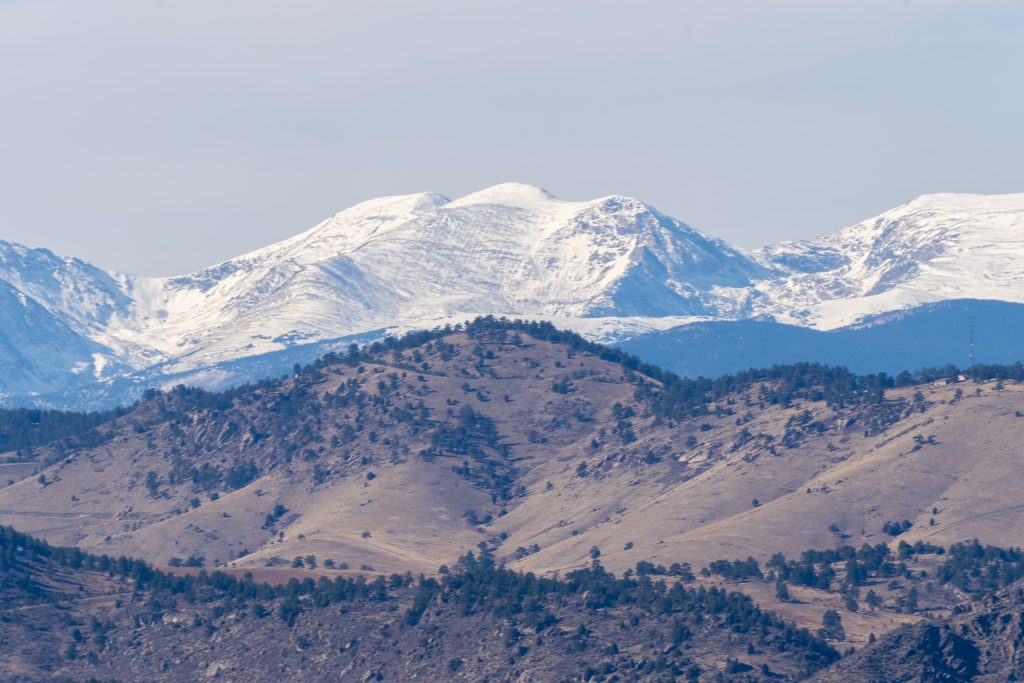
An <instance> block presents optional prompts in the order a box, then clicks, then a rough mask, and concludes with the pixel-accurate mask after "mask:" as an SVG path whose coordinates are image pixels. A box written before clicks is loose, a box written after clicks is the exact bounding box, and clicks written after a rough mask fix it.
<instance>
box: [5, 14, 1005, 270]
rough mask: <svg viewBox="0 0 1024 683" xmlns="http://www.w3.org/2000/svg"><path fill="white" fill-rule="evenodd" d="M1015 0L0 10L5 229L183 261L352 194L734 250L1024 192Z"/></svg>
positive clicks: (140, 261) (232, 249)
mask: <svg viewBox="0 0 1024 683" xmlns="http://www.w3.org/2000/svg"><path fill="white" fill-rule="evenodd" d="M1022 73H1024V0H830V1H829V2H821V0H807V1H798V0H771V1H770V2H766V1H765V0H671V1H656V0H615V1H613V0H544V1H538V0H431V1H430V2H426V1H424V0H344V1H337V0H331V1H328V0H287V1H286V0H277V1H270V0H163V1H158V0H122V1H114V0H90V1H89V2H81V0H0V239H5V240H9V241H15V242H21V243H24V244H28V245H30V246H44V247H47V248H49V249H51V250H53V251H55V252H57V253H59V254H64V255H73V256H78V257H80V258H84V259H86V260H89V261H92V262H93V263H95V264H97V265H99V266H101V267H104V268H109V269H115V270H120V271H125V272H132V273H140V274H147V275H170V274H177V273H185V272H189V271H193V270H196V269H198V268H200V267H203V266H206V265H210V264H212V263H215V262H218V261H221V260H224V259H227V258H230V257H232V256H236V255H238V254H241V253H243V252H245V251H249V250H251V249H255V248H258V247H261V246H264V245H266V244H269V243H272V242H275V241H277V240H280V239H283V238H286V237H289V236H291V235H294V234H296V233H298V232H301V231H302V230H305V229H307V228H309V227H311V226H312V225H314V224H316V223H317V222H319V221H320V220H322V219H323V218H326V217H327V216H329V215H331V214H333V213H335V212H337V211H340V210H342V209H344V208H346V207H348V206H351V205H352V204H354V203H356V202H359V201H361V200H364V199H369V198H371V197H377V196H383V195H394V194H405V193H412V192H421V191H435V192H440V193H442V194H445V195H447V196H449V197H457V196H459V195H462V194H467V193H469V192H472V191H475V190H478V189H481V188H484V187H487V186H490V185H493V184H496V183H500V182H505V181H519V182H525V183H530V184H534V185H539V186H542V187H544V188H545V189H547V190H549V191H550V192H552V193H554V194H555V195H557V196H559V197H562V198H564V199H572V200H577V199H589V198H594V197H599V196H603V195H608V194H626V195H631V196H635V197H638V198H640V199H642V200H644V201H645V202H647V203H649V204H652V205H653V206H655V207H657V208H658V209H660V210H661V211H663V212H665V213H668V214H671V215H673V216H675V217H676V218H679V219H681V220H683V221H685V222H687V223H689V224H691V225H694V226H695V227H698V228H700V229H701V230H703V231H705V232H708V233H710V234H713V235H715V236H718V237H722V238H723V239H726V240H728V241H730V242H733V243H734V244H737V245H739V246H742V247H748V248H751V247H757V246H760V245H763V244H766V243H769V242H773V241H778V240H783V239H802V238H809V237H812V236H815V235H819V234H823V233H826V232H831V231H833V230H835V229H838V228H840V227H843V226H846V225H849V224H852V223H855V222H857V221H859V220H862V219H865V218H868V217H870V216H873V215H875V214H877V213H880V212H881V211H884V210H886V209H889V208H892V207H894V206H896V205H899V204H901V203H903V202H905V201H908V200H910V199H912V198H913V197H915V196H917V195H920V194H923V193H931V192H979V193H1005V192H1024V126H1022V123H1021V122H1022V121H1024V87H1022V80H1021V79H1022V75H1021V74H1022Z"/></svg>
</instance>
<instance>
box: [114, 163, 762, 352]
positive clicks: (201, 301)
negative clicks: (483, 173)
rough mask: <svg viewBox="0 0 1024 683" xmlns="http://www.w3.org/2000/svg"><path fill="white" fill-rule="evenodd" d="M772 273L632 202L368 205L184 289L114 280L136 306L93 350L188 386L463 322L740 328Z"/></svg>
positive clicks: (432, 197) (526, 199)
mask: <svg viewBox="0 0 1024 683" xmlns="http://www.w3.org/2000/svg"><path fill="white" fill-rule="evenodd" d="M765 272H766V271H765V270H764V269H763V268H762V267H761V266H759V265H757V264H756V263H754V262H753V261H752V260H750V259H749V258H748V257H747V256H745V255H744V254H742V253H740V252H739V251H737V250H735V249H733V248H732V247H730V246H728V245H727V244H725V243H724V242H721V241H719V240H714V239H712V238H709V237H707V236H705V235H703V234H702V233H700V232H698V231H696V230H694V229H693V228H690V227H688V226H686V225H684V224H682V223H680V222H678V221H676V220H674V219H671V218H669V217H667V216H664V215H662V214H660V213H658V212H656V211H655V210H653V209H651V208H650V207H648V206H646V205H644V204H643V203H641V202H639V201H638V200H635V199H630V198H626V197H608V198H603V199H598V200H594V201H589V202H565V201H561V200H558V199H556V198H554V197H553V196H551V195H550V194H548V193H546V192H544V191H543V190H541V189H539V188H536V187H531V186H527V185H520V184H514V183H508V184H504V185H498V186H495V187H492V188H489V189H487V190H483V191H481V192H477V193H474V194H471V195H468V196H466V197H462V198H461V199H457V200H455V201H449V200H447V199H446V198H444V197H442V196H441V195H437V194H419V195H409V196H402V197H388V198H382V199H376V200H372V201H369V202H364V203H362V204H358V205H356V206H354V207H352V208H351V209H348V210H346V211H343V212H341V213H339V214H337V215H335V216H334V217H332V218H331V219H329V220H327V221H325V222H323V223H321V224H320V225H318V226H316V227H315V228H313V229H312V230H309V231H307V232H305V233H303V234H301V235H298V236H297V237H294V238H291V239H289V240H286V241H284V242H281V243H279V244H275V245H272V246H270V247H267V248H265V249H261V250H259V251H256V252H253V253H251V254H247V255H245V256H241V257H239V258H236V259H232V260H230V261H226V262H224V263H221V264H219V265H217V266H213V267H211V268H207V269H205V270H203V271H200V272H198V273H195V274H193V275H189V276H183V277H175V278H165V279H154V278H144V277H132V276H120V277H119V280H120V282H121V283H122V287H123V291H124V293H125V295H126V296H128V297H130V299H131V301H132V302H133V303H132V305H131V306H129V307H127V308H126V309H122V310H120V311H119V313H118V315H116V316H115V317H114V318H113V320H112V321H111V324H110V325H109V326H108V328H107V329H106V331H105V332H104V333H103V334H101V335H99V337H98V338H99V339H100V340H101V341H102V342H103V343H104V344H106V345H108V346H110V347H111V348H114V349H119V350H123V351H124V352H128V351H129V350H131V349H137V348H145V349H151V350H154V351H156V352H157V353H158V354H159V356H160V360H161V361H163V362H169V363H171V364H173V366H174V369H175V370H176V371H180V370H182V369H192V368H196V367H201V366H205V365H209V364H211V363H216V362H221V361H224V360H229V359H232V358H237V357H238V356H240V355H252V354H258V353H266V352H269V351H274V350H277V349H281V348H285V347H287V346H290V345H293V344H298V343H308V342H314V341H320V340H324V339H330V338H335V337H341V336H345V335H350V334H355V333H358V332H362V331H366V330H368V329H374V328H380V327H401V326H412V327H415V326H422V325H423V324H425V323H429V322H430V321H437V322H444V321H446V320H448V319H450V318H451V317H453V316H456V317H458V316H465V315H478V314H487V313H494V314H508V315H527V316H563V317H590V316H606V317H607V316H623V315H632V316H663V315H679V316H683V315H687V316H688V315H704V316H706V315H721V314H723V311H728V312H729V313H730V314H734V313H735V312H738V311H739V310H740V305H741V303H737V300H736V297H735V294H734V293H733V292H734V290H736V289H737V288H741V287H744V286H747V285H749V284H750V282H752V280H753V278H755V277H759V276H763V275H764V274H765ZM716 288H731V289H723V290H722V291H721V292H719V291H718V289H716ZM145 360H146V361H151V359H145Z"/></svg>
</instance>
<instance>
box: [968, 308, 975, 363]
mask: <svg viewBox="0 0 1024 683" xmlns="http://www.w3.org/2000/svg"><path fill="white" fill-rule="evenodd" d="M967 349H968V350H967V367H968V368H972V367H974V311H971V312H970V313H968V316H967Z"/></svg>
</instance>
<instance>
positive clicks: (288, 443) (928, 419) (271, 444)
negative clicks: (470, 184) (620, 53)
mask: <svg viewBox="0 0 1024 683" xmlns="http://www.w3.org/2000/svg"><path fill="white" fill-rule="evenodd" d="M541 336H544V335H541ZM548 336H549V337H551V335H548ZM604 355H605V357H604V358H602V357H601V354H600V353H597V352H595V351H594V349H592V348H590V347H587V346H584V347H580V346H579V345H577V344H573V343H570V342H568V341H566V340H565V339H563V338H560V337H557V336H556V337H551V338H549V339H541V338H535V337H532V336H530V334H528V333H527V332H526V331H523V330H519V329H515V328H514V327H512V326H505V325H500V324H494V325H478V326H475V327H474V326H470V328H469V329H468V331H453V332H451V333H449V334H445V335H433V336H431V335H424V336H423V337H422V339H421V340H420V343H418V344H415V345H406V346H403V347H401V348H398V347H396V348H394V349H391V350H388V349H382V350H380V351H379V352H378V353H374V354H372V355H369V356H368V355H365V354H359V355H358V356H353V357H351V358H348V359H346V358H345V357H340V358H335V359H331V361H330V362H328V363H326V364H322V365H321V366H320V367H317V368H310V369H308V370H307V371H306V372H303V373H300V374H299V375H298V376H296V377H293V378H289V379H286V380H283V381H280V382H268V383H264V384H263V385H260V386H257V387H252V388H248V389H245V390H241V391H236V392H232V393H231V394H229V395H226V396H220V397H212V398H211V397H210V396H208V395H203V394H199V393H198V392H192V391H188V390H179V391H172V392H170V393H168V394H161V395H154V396H151V397H149V398H147V399H146V400H145V401H143V402H142V403H141V404H140V405H139V406H138V407H136V408H135V409H134V410H131V411H129V412H128V413H127V414H126V415H123V416H121V417H118V418H116V419H114V420H112V421H110V422H108V423H105V424H103V425H101V426H100V427H99V428H98V430H99V431H100V432H102V433H103V435H104V439H103V442H102V443H100V444H99V445H93V446H89V447H78V448H69V449H67V450H65V451H64V452H57V451H56V450H54V449H53V448H37V449H36V450H35V455H36V457H37V458H38V459H39V460H40V461H46V460H50V461H52V462H53V464H50V465H48V466H46V467H45V468H43V469H42V470H41V472H34V473H32V474H31V475H30V476H26V477H24V478H22V479H21V480H19V481H16V482H15V483H14V484H13V485H11V486H8V487H6V488H3V489H0V523H3V524H9V525H12V526H14V527H16V528H19V529H21V530H24V531H29V532H31V533H34V534H38V535H41V536H43V537H45V538H47V539H48V540H51V541H53V542H58V543H63V544H74V545H77V546H79V547H83V548H87V549H91V550H96V551H100V552H104V553H124V554H128V555H133V556H140V557H144V558H148V559H151V560H153V561H154V562H157V563H161V564H167V563H169V562H171V561H172V558H180V559H182V560H184V559H185V558H188V557H189V556H202V557H204V558H205V560H206V562H207V564H209V565H212V564H214V563H230V564H232V565H236V566H239V567H263V566H274V565H281V566H289V565H290V564H291V563H292V561H293V558H295V557H297V556H301V557H306V556H310V555H312V556H314V557H315V558H316V563H317V566H318V567H321V568H322V567H323V564H324V562H325V561H326V560H332V561H333V562H334V563H335V565H336V566H341V565H342V563H344V564H345V565H347V567H348V568H349V569H351V570H358V569H359V568H360V567H365V568H372V571H378V572H391V571H406V570H409V571H414V572H433V571H435V570H436V569H437V568H438V567H439V566H440V565H442V564H446V563H451V562H452V561H453V559H454V558H455V557H457V556H458V555H459V554H460V552H462V551H463V550H465V549H467V548H473V547H475V546H476V545H477V544H479V543H481V542H484V543H486V544H488V545H489V546H490V547H492V548H494V549H495V551H496V552H497V554H498V555H499V556H500V557H504V558H506V559H507V560H509V561H510V562H511V566H513V567H518V568H524V569H529V570H532V571H539V572H551V571H564V570H566V569H569V568H572V567H578V566H583V565H586V564H587V563H589V562H590V560H591V557H592V554H593V553H594V552H595V550H594V549H596V551H598V552H600V557H601V560H602V562H603V563H604V564H605V566H607V567H608V568H609V569H612V570H615V571H622V570H624V569H626V568H629V567H632V566H633V565H635V564H636V562H638V561H640V560H647V561H652V562H656V563H662V564H665V565H666V566H667V565H669V564H671V563H673V562H689V563H691V564H692V565H693V566H694V568H698V567H700V566H703V565H704V564H706V563H707V562H708V561H710V560H713V559H717V558H734V557H735V558H741V557H746V556H747V555H753V556H754V557H756V558H758V559H761V560H764V559H767V557H769V556H770V555H771V554H772V553H774V552H776V551H782V552H784V553H786V554H787V555H790V556H793V555H797V554H799V553H800V552H801V551H802V550H805V549H807V548H828V547H833V546H835V545H838V544H840V543H847V544H851V545H859V544H860V543H862V542H871V543H877V542H881V541H887V540H891V536H889V535H887V534H886V533H884V532H883V525H885V524H886V523H887V522H889V521H897V522H900V521H902V520H909V521H910V522H911V523H912V525H913V526H912V527H911V529H910V530H909V531H907V532H906V533H905V534H904V535H903V536H901V538H906V539H909V540H911V541H913V540H915V539H926V540H928V541H930V542H935V543H949V542H953V541H957V540H961V539H967V538H973V537H978V538H981V539H982V540H986V541H991V542H994V543H998V544H1001V545H1015V544H1024V531H1022V530H1024V525H1022V524H1020V521H1021V515H1022V514H1024V498H1022V497H1021V495H1020V493H1019V488H1018V486H1017V484H1016V482H1017V481H1019V479H1020V475H1021V474H1022V469H1024V464H1022V460H1021V458H1020V457H1019V442H1020V438H1019V437H1020V435H1021V434H1024V419H1022V418H1020V417H1018V416H1017V411H1018V410H1019V409H1020V408H1022V407H1024V395H1022V391H1024V386H1021V385H1018V384H1014V383H1010V382H1007V383H1005V385H1003V384H999V385H997V384H996V383H987V384H980V385H974V384H973V383H960V384H954V385H950V386H941V387H939V386H930V385H929V386H924V387H906V388H902V389H890V390H888V391H886V393H885V396H884V399H883V400H881V401H878V400H875V399H868V398H865V397H863V396H862V397H860V398H858V399H857V400H849V397H847V398H846V399H842V400H837V399H836V398H835V396H831V397H830V396H829V395H828V392H827V391H819V390H817V389H815V388H814V387H807V386H803V387H801V386H796V385H792V384H791V383H787V381H786V380H780V379H777V378H776V379H771V378H768V379H765V380H762V381H753V380H751V381H738V382H734V383H732V384H730V385H729V386H728V387H727V389H728V390H727V391H722V390H718V389H716V390H715V391H712V392H708V394H707V396H706V397H705V399H706V400H701V401H699V402H696V403H692V402H691V403H686V404H685V405H683V406H681V407H680V406H678V405H677V406H675V407H672V406H668V407H666V400H665V396H664V394H665V392H664V391H663V389H664V388H663V387H662V384H661V382H660V381H659V379H657V378H656V377H650V376H648V375H645V374H644V373H643V372H642V370H643V369H642V368H640V369H630V368H628V367H625V366H624V365H622V364H621V363H619V362H617V360H618V359H617V358H615V357H609V356H608V354H604ZM997 387H998V388H997ZM958 389H960V392H959V393H958ZM960 394H963V395H960ZM850 395H851V396H852V395H854V394H850ZM40 474H41V475H42V478H40ZM303 564H308V563H307V562H306V561H305V560H304V561H303ZM368 571H370V570H368Z"/></svg>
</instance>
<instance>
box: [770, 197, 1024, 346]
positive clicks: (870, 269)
mask: <svg viewBox="0 0 1024 683" xmlns="http://www.w3.org/2000/svg"><path fill="white" fill-rule="evenodd" d="M755 257H756V258H758V260H759V261H761V262H762V263H764V264H766V266H768V267H772V266H774V267H776V268H778V269H780V270H782V271H783V272H784V274H783V275H782V276H780V277H775V278H768V279H765V280H763V281H761V282H758V283H757V284H756V286H755V289H756V291H757V295H756V299H757V303H756V304H755V306H754V308H755V310H756V311H757V312H759V313H764V314H767V315H770V316H771V317H772V318H774V319H776V320H779V321H780V322H789V323H793V324H798V325H806V326H809V327H814V328H817V329H823V330H827V329H834V328H837V327H842V326H846V325H850V324H853V323H855V322H857V321H858V320H861V319H862V318H864V317H866V316H868V315H872V314H877V313H883V312H887V311H893V310H900V309H905V308H910V307H914V306H919V305H921V304H924V303H931V302H937V301H946V300H950V299H967V298H971V299H994V300H1001V301H1012V302H1022V301H1024V261H1022V257H1024V193H1021V194H1010V195H971V194H935V195H924V196H922V197H918V198H917V199H915V200H913V201H911V202H908V203H907V204H904V205H903V206H900V207H897V208H895V209H892V210H890V211H886V212H885V213H883V214H882V215H880V216H877V217H875V218H872V219H870V220H867V221H864V222H862V223H858V224H857V225H854V226H852V227H849V228H846V229H844V230H840V231H839V232H836V233H834V234H832V235H826V236H825V237H822V238H819V239H817V240H813V241H810V242H803V243H781V244H777V245H772V246H769V247H766V248H765V249H763V250H760V251H759V252H758V253H757V254H756V255H755Z"/></svg>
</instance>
